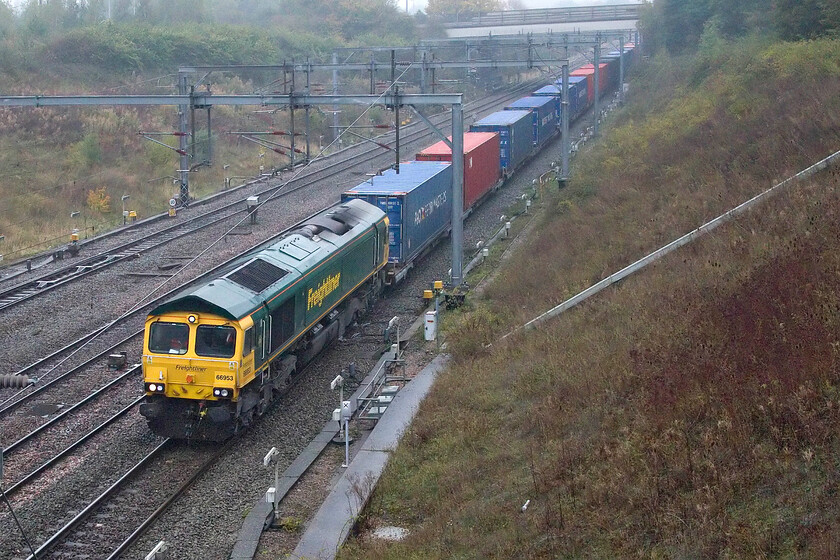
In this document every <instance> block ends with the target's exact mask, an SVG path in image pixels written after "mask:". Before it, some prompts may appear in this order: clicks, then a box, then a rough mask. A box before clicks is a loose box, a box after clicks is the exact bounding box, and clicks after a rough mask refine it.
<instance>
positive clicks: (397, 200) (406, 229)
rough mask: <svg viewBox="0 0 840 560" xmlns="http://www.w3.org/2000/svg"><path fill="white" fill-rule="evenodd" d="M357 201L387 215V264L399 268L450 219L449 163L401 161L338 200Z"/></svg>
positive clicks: (413, 256) (409, 260)
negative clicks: (394, 167) (379, 209)
mask: <svg viewBox="0 0 840 560" xmlns="http://www.w3.org/2000/svg"><path fill="white" fill-rule="evenodd" d="M354 198H359V199H361V200H364V201H366V202H369V203H370V204H373V205H374V206H378V207H379V208H381V209H382V210H384V211H385V212H386V214H387V215H388V221H389V225H388V243H389V249H388V250H389V253H388V262H389V263H392V264H393V265H395V266H397V267H398V268H399V267H402V266H404V265H405V264H407V263H409V262H411V261H413V260H414V258H415V257H416V256H417V255H418V254H419V253H420V252H421V251H422V250H423V249H424V248H426V247H427V246H428V245H429V244H430V243H431V242H432V241H434V240H435V239H437V238H438V237H439V236H440V235H442V234H443V233H445V232H446V230H447V228H448V227H449V221H450V218H451V216H452V164H451V163H448V162H441V161H405V162H402V163H400V172H399V174H397V173H396V172H395V171H394V170H393V169H389V170H387V171H385V172H384V173H383V174H382V175H377V176H374V177H371V178H370V179H369V180H368V181H365V182H364V183H362V184H360V185H357V186H355V187H353V188H352V189H350V190H348V191H345V192H344V193H343V194H342V195H341V200H350V199H354Z"/></svg>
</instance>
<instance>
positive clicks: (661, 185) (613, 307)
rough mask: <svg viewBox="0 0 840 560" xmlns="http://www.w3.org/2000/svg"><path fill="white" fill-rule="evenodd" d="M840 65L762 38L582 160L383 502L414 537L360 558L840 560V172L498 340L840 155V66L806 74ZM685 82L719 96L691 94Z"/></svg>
mask: <svg viewBox="0 0 840 560" xmlns="http://www.w3.org/2000/svg"><path fill="white" fill-rule="evenodd" d="M839 52H840V43H838V42H830V41H826V42H817V43H810V44H803V45H783V46H772V47H769V48H768V47H762V48H752V49H751V50H750V51H749V55H744V54H738V55H734V56H733V58H732V59H727V60H719V61H717V64H716V65H714V66H715V67H720V68H732V69H733V71H734V69H735V68H737V69H739V70H742V69H746V71H745V72H744V73H743V75H740V76H735V75H733V74H732V73H731V72H730V71H728V70H725V71H722V72H720V73H718V74H715V75H713V76H710V77H709V78H708V79H707V80H698V77H697V76H696V75H693V74H692V73H691V72H690V71H689V72H679V71H675V70H674V69H673V67H667V68H665V69H663V68H662V67H661V66H658V67H656V68H653V69H651V71H650V72H648V74H647V75H648V76H655V79H656V80H657V81H655V82H653V83H651V84H650V88H649V90H647V89H645V88H643V87H641V86H638V85H637V86H636V87H637V88H638V91H637V93H636V95H637V96H638V98H639V99H640V101H641V102H640V103H639V104H632V102H631V106H630V107H629V108H628V109H627V110H626V112H624V114H623V115H622V116H621V117H620V118H619V119H618V120H616V121H615V123H614V125H613V127H612V130H610V131H608V132H607V133H606V134H605V137H604V141H603V142H602V143H601V145H600V147H598V148H596V149H593V150H592V152H591V153H588V154H586V155H584V156H583V157H582V158H579V159H578V161H576V168H577V173H576V179H575V182H574V184H573V185H572V186H571V187H570V190H569V193H568V194H567V195H564V198H565V200H564V201H562V208H563V209H564V212H563V213H562V214H560V213H559V212H558V214H557V215H548V216H546V217H545V223H544V224H543V230H542V232H541V233H540V234H539V235H537V236H535V238H534V239H533V240H532V242H531V243H530V244H529V246H528V247H527V249H526V250H524V251H522V253H521V254H520V255H519V256H518V257H517V258H516V259H514V260H515V262H513V263H512V265H511V266H509V267H508V268H507V269H506V273H505V274H503V275H500V276H499V278H500V279H499V280H498V281H497V282H496V283H494V285H493V286H492V287H491V288H490V289H489V290H488V291H487V297H488V300H487V301H486V302H477V303H475V304H474V305H475V307H476V308H478V311H476V312H473V313H472V314H471V315H468V316H466V317H462V318H459V319H457V321H458V322H459V325H463V326H470V327H471V328H470V329H469V330H459V331H458V332H457V334H454V333H450V334H449V337H450V339H453V338H457V339H458V341H457V342H456V343H455V344H453V347H456V348H457V352H458V353H457V356H456V358H457V360H456V363H455V364H454V365H453V366H452V367H451V368H450V370H449V371H448V372H446V373H445V374H444V375H443V376H442V377H441V378H440V380H439V382H438V383H437V385H436V387H435V389H434V391H433V393H432V394H431V395H430V396H429V398H428V399H427V400H426V402H425V403H424V404H423V405H422V407H421V411H420V415H419V417H418V418H417V420H416V421H415V423H414V425H413V426H412V427H411V429H410V430H409V431H408V433H407V434H406V438H405V440H404V442H403V444H402V445H401V447H400V448H399V449H398V451H397V452H396V453H395V454H394V456H393V458H392V462H391V465H390V466H389V469H388V471H387V473H386V476H385V477H384V478H383V480H382V484H381V487H380V489H379V490H378V491H377V493H376V494H375V495H374V498H373V499H372V502H371V507H370V509H369V511H368V523H369V524H376V523H379V522H388V523H395V524H401V525H403V526H406V527H409V528H410V529H411V530H412V535H411V537H409V539H408V540H407V541H405V542H403V543H400V544H383V543H378V542H372V541H370V540H369V539H367V538H366V537H364V536H362V537H361V538H360V539H357V540H355V541H354V542H352V543H351V544H350V545H349V546H348V547H346V550H345V552H344V554H342V558H357V557H365V558H400V559H404V558H491V557H492V558H512V557H521V558H576V557H587V558H589V557H591V558H619V557H620V558H624V557H642V558H715V557H733V558H757V557H798V558H835V557H837V556H838V555H840V542H838V537H837V535H840V508H838V506H837V500H836V487H837V483H838V480H837V479H838V467H837V466H838V464H840V439H838V437H837V435H836V434H837V429H836V427H837V423H838V420H840V417H838V416H839V415H840V371H838V367H837V359H838V352H839V351H840V336H839V335H838V333H840V329H838V327H840V315H838V311H840V296H838V293H840V256H838V255H840V251H838V244H839V243H838V238H839V237H838V234H840V220H838V218H840V197H838V194H837V192H838V186H840V185H838V183H840V181H838V177H837V175H838V174H837V171H835V170H832V171H830V172H825V173H822V174H820V175H819V176H818V177H817V178H816V179H815V180H814V181H813V182H811V183H808V184H803V185H798V186H796V187H794V188H792V189H790V190H789V191H788V192H786V193H784V194H782V195H780V196H777V197H775V198H774V199H772V200H771V201H770V202H769V203H767V204H765V205H763V206H762V207H760V208H757V209H756V210H755V211H753V212H750V213H749V214H748V215H746V216H745V217H743V218H741V219H739V220H737V221H736V222H733V223H731V224H729V225H727V226H725V227H722V228H720V229H718V230H716V231H715V232H714V233H713V234H712V235H710V236H707V237H705V238H703V239H702V240H701V241H699V242H696V243H694V244H692V245H691V246H689V247H686V248H683V249H681V250H679V251H677V252H675V253H672V254H671V255H669V256H668V257H666V258H665V259H663V260H662V261H660V262H658V263H657V264H656V265H654V266H651V267H648V268H647V269H645V270H644V271H643V272H641V273H638V274H637V275H635V276H632V277H630V278H627V279H625V280H624V281H622V282H621V283H620V284H619V285H617V286H615V287H613V288H611V289H609V290H607V291H605V292H602V293H601V294H599V295H598V296H596V297H595V298H593V299H591V300H590V301H588V302H586V303H584V304H583V305H581V306H579V307H578V308H576V309H574V310H572V311H570V312H568V313H566V314H564V315H563V316H561V317H560V318H558V319H556V320H554V321H552V322H550V323H547V324H545V325H543V326H542V327H540V328H539V329H538V330H536V331H531V332H529V333H527V334H524V335H517V336H516V337H514V338H513V340H510V341H509V342H505V343H498V342H496V343H494V344H493V345H492V346H491V347H489V348H487V347H485V346H483V345H482V342H485V341H487V340H488V339H489V340H493V339H494V338H497V337H498V335H499V334H500V333H503V332H506V331H507V330H509V329H510V328H511V327H512V326H514V325H516V324H521V323H522V322H524V321H525V320H527V319H530V318H532V317H533V316H534V315H536V314H537V313H538V312H541V311H544V310H545V309H547V308H549V307H551V306H553V305H555V304H557V303H559V302H560V301H562V300H564V299H565V298H567V297H568V296H570V295H573V294H574V293H576V292H578V291H580V290H581V289H583V288H585V287H587V286H589V285H590V284H592V283H593V282H595V281H597V280H599V279H601V278H603V277H604V276H606V275H607V274H609V273H612V272H615V271H616V270H618V269H620V268H621V267H623V266H625V265H626V264H628V263H630V262H632V261H633V260H635V259H637V258H639V257H641V256H643V255H644V254H646V253H648V252H650V251H651V250H653V249H656V248H658V247H659V246H661V245H663V244H665V243H666V242H668V241H670V240H672V239H674V238H676V237H678V236H679V235H681V234H683V233H685V232H686V231H689V230H690V229H693V228H694V227H696V226H698V225H700V224H701V223H702V222H704V221H706V220H708V219H710V218H712V217H714V216H716V215H718V214H720V213H722V212H724V211H726V210H728V209H729V208H732V207H734V206H735V205H737V204H738V203H740V202H742V201H743V200H745V199H747V198H750V197H751V196H753V195H755V194H757V193H758V192H760V191H762V190H764V189H766V188H768V187H769V186H770V184H771V183H772V181H773V179H776V178H778V179H780V178H784V177H786V176H788V175H790V174H792V173H793V172H795V171H797V170H799V169H801V168H804V167H806V166H807V165H809V164H811V163H813V162H814V161H817V160H819V159H821V158H823V157H825V156H826V155H828V154H829V153H831V152H832V151H835V150H837V149H840V137H838V130H840V127H838V122H837V116H836V115H838V114H840V95H838V93H840V71H838V70H837V69H836V68H835V67H834V66H831V65H824V66H827V67H828V71H829V72H831V73H830V74H829V75H821V76H816V75H811V74H809V73H808V72H805V73H803V74H801V75H796V74H793V73H792V69H795V68H799V67H807V68H811V67H813V66H815V65H820V64H819V62H820V61H821V60H823V57H826V56H828V57H832V59H833V60H837V59H838V58H840V57H838V53H839ZM745 61H746V62H747V63H746V64H745V63H744V62H745ZM680 79H685V80H689V79H690V80H694V81H695V82H697V83H699V82H702V84H701V87H700V88H699V89H698V90H696V91H695V90H691V91H689V90H684V91H683V90H680V93H679V94H676V95H673V96H672V97H671V98H667V97H666V96H665V95H664V93H663V92H664V91H665V90H666V88H665V85H666V84H669V83H678V82H679V80H680ZM637 84H638V82H637ZM654 109H657V110H658V112H656V113H655V114H653V113H651V114H650V115H649V116H647V118H643V117H644V116H645V114H647V113H648V112H650V111H652V110H654ZM557 204H558V208H560V204H561V202H560V201H558V203H557ZM558 216H559V217H558ZM490 310H492V311H490ZM527 499H530V500H531V504H530V507H529V508H528V510H527V511H526V512H524V513H522V512H521V511H520V507H521V506H522V504H523V503H524V502H525V501H526V500H527Z"/></svg>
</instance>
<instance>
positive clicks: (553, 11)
mask: <svg viewBox="0 0 840 560" xmlns="http://www.w3.org/2000/svg"><path fill="white" fill-rule="evenodd" d="M644 5H645V4H614V5H609V6H578V7H567V8H539V9H533V10H504V11H501V12H487V13H479V14H464V13H461V14H456V16H455V17H456V20H455V21H451V22H448V23H445V24H444V27H446V28H447V29H458V28H466V27H498V26H506V25H532V24H554V23H583V22H592V21H624V22H626V21H636V20H638V19H639V13H640V12H641V9H642V7H643V6H644Z"/></svg>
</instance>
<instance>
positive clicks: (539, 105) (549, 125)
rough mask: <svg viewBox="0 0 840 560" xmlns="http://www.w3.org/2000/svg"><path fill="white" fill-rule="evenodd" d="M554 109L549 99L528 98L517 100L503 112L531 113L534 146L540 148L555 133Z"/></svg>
mask: <svg viewBox="0 0 840 560" xmlns="http://www.w3.org/2000/svg"><path fill="white" fill-rule="evenodd" d="M554 107H555V103H554V100H553V99H551V98H546V97H544V96H542V97H535V96H530V97H523V98H522V99H517V100H516V101H514V102H513V103H511V104H510V105H508V106H507V107H505V110H506V111H522V110H528V111H531V115H532V119H533V124H534V127H533V130H534V145H535V146H541V145H542V144H544V143H545V142H547V141H548V140H549V139H550V138H551V137H552V136H554V134H555V133H556V132H557V114H556V113H555V109H554Z"/></svg>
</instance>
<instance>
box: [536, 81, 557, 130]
mask: <svg viewBox="0 0 840 560" xmlns="http://www.w3.org/2000/svg"><path fill="white" fill-rule="evenodd" d="M531 95H533V96H534V97H546V96H548V97H552V98H553V99H554V114H555V115H556V117H557V122H558V123H562V122H563V121H561V120H560V117H561V116H562V113H563V104H562V103H561V101H562V97H563V96H562V95H561V94H560V85H559V84H548V85H547V86H543V87H541V88H540V89H538V90H537V91H535V92H533V93H532V94H531Z"/></svg>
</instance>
